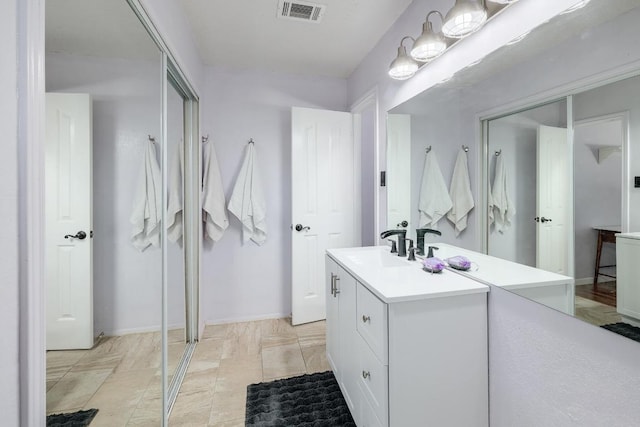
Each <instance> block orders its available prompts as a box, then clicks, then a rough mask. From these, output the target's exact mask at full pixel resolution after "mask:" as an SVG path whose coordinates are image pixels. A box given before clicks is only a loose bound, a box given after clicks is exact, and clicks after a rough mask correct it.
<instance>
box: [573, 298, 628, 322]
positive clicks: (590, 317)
mask: <svg viewBox="0 0 640 427" xmlns="http://www.w3.org/2000/svg"><path fill="white" fill-rule="evenodd" d="M575 315H576V317H577V318H578V319H581V320H584V321H585V322H588V323H591V324H592V325H596V326H602V325H607V324H609V323H617V322H621V321H622V317H621V316H620V314H618V312H617V311H616V308H615V307H611V306H610V305H606V304H602V303H599V302H597V301H593V300H590V299H587V298H583V297H579V296H576V311H575Z"/></svg>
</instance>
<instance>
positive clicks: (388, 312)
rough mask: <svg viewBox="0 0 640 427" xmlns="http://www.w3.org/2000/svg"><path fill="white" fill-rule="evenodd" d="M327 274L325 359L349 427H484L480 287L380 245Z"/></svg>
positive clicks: (342, 260) (330, 263) (331, 255)
mask: <svg viewBox="0 0 640 427" xmlns="http://www.w3.org/2000/svg"><path fill="white" fill-rule="evenodd" d="M376 251H377V252H376ZM326 267H327V269H326V272H327V273H326V274H327V358H328V360H329V363H330V365H331V367H332V369H333V371H334V373H335V375H336V379H337V380H338V383H339V384H340V388H341V390H342V392H343V395H344V397H345V400H346V401H347V404H348V405H349V408H350V410H351V413H352V415H353V418H354V420H355V422H356V424H357V425H358V426H360V427H363V426H368V427H369V426H392V427H404V426H407V427H414V426H438V427H447V426H450V427H461V426H473V427H483V426H487V425H488V362H487V354H488V352H487V305H486V297H487V292H488V288H487V287H486V286H484V285H482V284H479V283H477V282H475V281H473V280H470V279H468V278H465V277H462V276H460V275H456V274H454V273H451V272H443V273H444V274H438V275H432V274H428V273H426V272H424V271H422V269H421V267H420V265H419V264H418V263H410V262H407V261H405V260H404V259H397V257H396V259H394V258H392V255H390V254H388V250H387V253H383V252H381V249H380V248H353V249H332V250H329V251H328V255H327V258H326Z"/></svg>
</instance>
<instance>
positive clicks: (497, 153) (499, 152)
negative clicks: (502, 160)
mask: <svg viewBox="0 0 640 427" xmlns="http://www.w3.org/2000/svg"><path fill="white" fill-rule="evenodd" d="M500 154H502V148H501V149H499V150H498V151H496V157H497V156H499V155H500Z"/></svg>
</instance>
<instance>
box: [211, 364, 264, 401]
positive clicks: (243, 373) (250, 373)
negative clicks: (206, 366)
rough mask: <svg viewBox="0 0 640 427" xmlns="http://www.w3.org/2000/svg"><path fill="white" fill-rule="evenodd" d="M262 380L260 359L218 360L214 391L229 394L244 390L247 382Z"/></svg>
mask: <svg viewBox="0 0 640 427" xmlns="http://www.w3.org/2000/svg"><path fill="white" fill-rule="evenodd" d="M229 362H231V363H229ZM262 380H263V376H262V363H261V359H255V358H254V359H250V360H244V361H240V360H230V361H227V360H223V361H221V362H220V368H218V377H217V378H216V383H215V391H216V393H229V394H235V393H239V392H246V388H247V386H248V385H249V384H254V383H258V382H261V381H262Z"/></svg>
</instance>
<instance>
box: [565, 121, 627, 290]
mask: <svg viewBox="0 0 640 427" xmlns="http://www.w3.org/2000/svg"><path fill="white" fill-rule="evenodd" d="M622 138H623V135H622V121H621V120H616V121H611V122H595V123H586V124H583V125H581V126H577V127H575V130H574V148H573V152H574V164H576V165H578V167H576V168H574V183H575V187H574V200H575V215H574V217H575V277H576V279H587V280H592V278H593V274H594V268H595V257H596V246H597V245H596V242H597V235H598V232H597V231H595V230H594V229H593V227H594V226H598V225H620V219H621V216H622V208H621V204H622V179H621V178H622V177H621V175H622V174H621V171H622V154H621V153H614V154H612V155H611V156H609V157H608V158H606V159H604V160H603V161H602V162H600V161H598V147H602V146H606V145H608V146H620V145H622V142H623V141H622ZM615 263H616V251H615V245H612V244H608V243H605V244H603V245H602V255H601V263H600V265H615ZM602 272H603V273H606V274H611V273H612V271H611V270H609V271H607V270H602ZM599 280H600V281H601V282H604V281H607V280H615V279H611V278H608V277H606V276H600V277H599Z"/></svg>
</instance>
